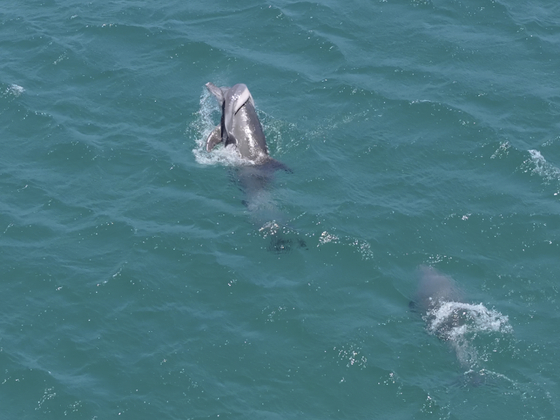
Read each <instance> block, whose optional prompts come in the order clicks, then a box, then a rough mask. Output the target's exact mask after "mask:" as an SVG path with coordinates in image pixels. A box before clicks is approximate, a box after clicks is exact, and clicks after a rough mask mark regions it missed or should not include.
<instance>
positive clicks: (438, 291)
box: [411, 265, 463, 314]
mask: <svg viewBox="0 0 560 420" xmlns="http://www.w3.org/2000/svg"><path fill="white" fill-rule="evenodd" d="M418 274H419V281H418V290H417V292H416V295H415V298H414V301H413V305H411V306H413V307H414V308H415V309H416V310H418V311H419V312H421V313H423V314H425V313H427V312H428V311H430V310H432V309H435V308H437V307H438V306H441V305H442V304H443V303H445V302H461V301H462V299H463V297H462V293H461V292H460V290H459V288H458V287H457V285H456V284H455V281H454V280H453V279H452V278H451V277H449V276H446V275H444V274H442V273H440V272H439V271H437V270H436V269H435V268H433V267H429V266H424V265H422V266H420V267H418Z"/></svg>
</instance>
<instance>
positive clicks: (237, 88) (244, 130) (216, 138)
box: [206, 83, 305, 252]
mask: <svg viewBox="0 0 560 420" xmlns="http://www.w3.org/2000/svg"><path fill="white" fill-rule="evenodd" d="M206 88H207V89H208V90H209V91H210V93H212V95H214V96H215V97H216V99H217V100H218V104H219V105H220V107H221V110H222V117H221V120H220V125H218V126H217V127H216V128H215V129H214V130H213V131H212V132H211V133H210V135H209V136H208V138H207V139H206V150H207V151H208V152H210V151H212V149H213V148H214V147H215V146H216V145H217V144H219V143H223V144H224V146H225V147H235V148H236V149H237V151H238V152H239V155H240V156H241V157H242V158H243V159H244V160H246V161H247V164H246V165H241V166H240V167H238V168H236V169H235V171H233V173H234V181H235V182H236V183H237V185H238V186H239V187H240V189H241V190H242V191H243V192H244V194H245V199H244V200H243V203H244V204H245V205H246V206H247V209H248V210H249V212H250V214H251V218H252V220H253V223H254V224H255V225H256V226H257V227H258V228H259V230H260V231H261V232H265V231H266V232H267V233H266V235H270V238H271V245H270V247H269V249H271V250H272V251H275V252H286V251H289V250H290V248H291V245H292V244H296V245H298V246H300V247H303V246H305V242H304V241H301V240H295V241H294V240H292V239H288V238H285V237H284V236H283V235H282V234H281V228H280V226H281V224H283V223H282V219H283V215H282V212H280V211H279V209H278V208H277V206H276V205H275V203H274V199H273V197H272V196H271V194H270V192H269V188H268V186H269V185H270V183H271V181H272V179H273V176H274V172H275V171H276V170H279V169H282V170H284V171H286V172H292V171H291V170H290V169H289V168H288V167H287V166H286V165H284V164H283V163H282V162H279V161H277V160H276V159H273V158H271V157H270V156H269V155H268V147H267V144H266V140H265V136H264V132H263V129H262V126H261V123H260V121H259V117H258V116H257V112H256V110H255V103H254V101H253V96H252V95H251V92H249V89H248V88H247V86H246V85H244V84H242V83H239V84H236V85H234V86H232V87H218V86H215V85H214V84H212V83H206Z"/></svg>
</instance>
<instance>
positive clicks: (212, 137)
mask: <svg viewBox="0 0 560 420" xmlns="http://www.w3.org/2000/svg"><path fill="white" fill-rule="evenodd" d="M221 142H222V128H221V127H220V126H219V125H218V126H217V127H216V128H214V130H212V132H211V133H210V134H209V135H208V138H207V139H206V151H207V152H210V151H212V149H213V148H214V146H216V145H217V144H218V143H221Z"/></svg>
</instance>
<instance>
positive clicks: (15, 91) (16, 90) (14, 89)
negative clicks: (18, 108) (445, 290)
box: [6, 84, 25, 98]
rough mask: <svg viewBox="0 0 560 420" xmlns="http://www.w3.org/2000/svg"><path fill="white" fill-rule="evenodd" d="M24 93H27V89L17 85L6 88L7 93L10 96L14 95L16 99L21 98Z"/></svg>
mask: <svg viewBox="0 0 560 420" xmlns="http://www.w3.org/2000/svg"><path fill="white" fill-rule="evenodd" d="M23 92H25V89H24V88H23V87H22V86H19V85H16V84H12V85H10V86H8V87H7V88H6V93H7V94H10V95H14V96H15V97H16V98H17V97H18V96H20V95H21V94H22V93H23Z"/></svg>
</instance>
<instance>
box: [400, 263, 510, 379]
mask: <svg viewBox="0 0 560 420" xmlns="http://www.w3.org/2000/svg"><path fill="white" fill-rule="evenodd" d="M418 273H419V282H418V290H417V292H416V295H415V297H414V300H413V301H412V302H410V307H411V309H412V310H414V311H415V312H418V313H420V315H422V318H423V320H424V321H425V322H426V329H427V331H428V332H429V333H430V334H432V335H435V336H436V337H438V338H439V339H440V340H442V341H445V342H447V343H448V344H449V346H450V347H451V348H452V349H453V350H454V352H455V355H456V356H457V360H458V361H459V363H460V365H461V366H462V367H463V368H464V369H466V371H465V373H464V377H463V382H464V383H465V384H468V385H472V386H479V385H482V384H484V383H486V379H487V374H488V372H489V371H487V370H486V369H484V368H483V366H482V365H483V364H485V362H487V361H488V360H487V357H486V356H485V357H479V356H478V353H479V352H480V351H482V353H483V354H491V353H493V352H494V351H495V349H491V348H490V349H489V348H488V346H489V344H488V342H486V343H485V341H486V340H487V339H488V337H487V336H488V334H499V337H503V336H504V334H507V333H510V332H511V331H512V329H511V326H510V325H509V323H508V318H507V316H503V315H502V314H500V313H499V312H497V311H495V310H489V309H488V308H486V307H485V306H484V305H483V304H476V305H473V304H469V303H465V301H464V300H463V293H462V292H461V290H460V289H459V287H458V286H457V285H456V283H455V281H454V280H453V279H452V278H451V277H449V276H446V275H444V274H442V273H440V272H439V271H437V270H436V269H435V268H433V267H428V266H420V267H419V268H418ZM483 336H486V339H482V341H480V338H482V337H483ZM477 337H478V338H477ZM497 342H499V340H497V341H495V340H494V343H497Z"/></svg>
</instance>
